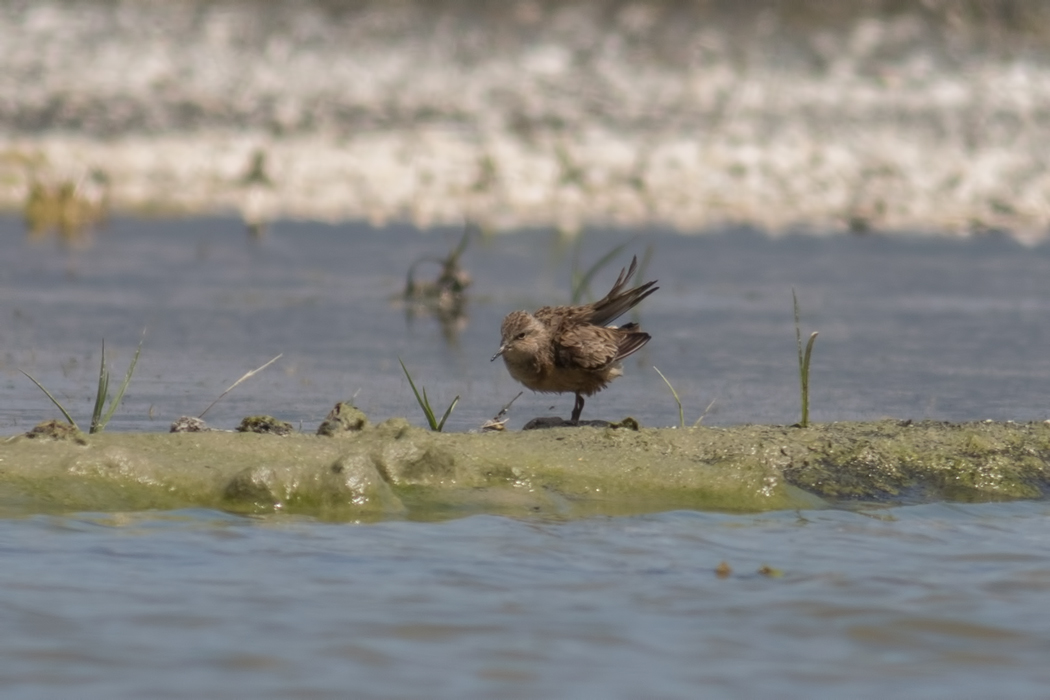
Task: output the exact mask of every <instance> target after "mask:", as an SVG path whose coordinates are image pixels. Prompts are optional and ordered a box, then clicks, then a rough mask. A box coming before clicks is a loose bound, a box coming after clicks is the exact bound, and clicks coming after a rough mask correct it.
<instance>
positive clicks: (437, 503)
mask: <svg viewBox="0 0 1050 700" xmlns="http://www.w3.org/2000/svg"><path fill="white" fill-rule="evenodd" d="M1048 486H1050V422H1041V423H1026V424H1021V423H992V422H983V423H966V424H949V423H939V422H915V423H912V422H910V421H903V422H902V421H890V420H885V421H877V422H868V423H831V424H824V425H816V426H811V427H809V428H804V429H803V428H797V427H781V426H751V425H749V426H739V427H733V428H725V429H722V428H705V427H696V428H692V429H685V430H679V429H670V428H660V429H640V430H634V429H630V428H623V427H621V428H614V427H601V428H595V427H573V428H553V429H548V430H533V431H523V432H509V431H503V432H491V433H478V434H462V433H461V434H449V433H434V432H429V431H425V430H423V429H420V428H416V427H412V426H411V425H409V423H408V422H407V421H405V420H404V419H401V418H393V419H390V420H388V421H385V422H384V423H381V424H379V425H376V426H370V425H368V424H367V423H366V422H364V421H361V422H359V423H358V424H356V425H354V426H353V427H351V428H350V429H348V430H343V431H333V430H328V431H327V434H326V435H306V434H301V433H293V434H290V435H273V434H257V433H251V432H236V433H234V432H219V431H212V432H189V433H168V434H147V433H132V434H118V433H101V434H96V435H82V434H80V433H72V432H71V433H70V434H67V435H65V436H63V435H62V434H61V433H55V432H54V431H52V432H49V433H46V434H40V433H36V434H33V436H32V437H30V434H26V435H20V436H15V437H12V438H9V439H7V440H6V441H3V442H0V513H8V514H24V513H34V512H64V511H73V510H78V511H83V510H93V511H126V510H141V509H176V508H188V507H206V508H219V509H223V510H227V511H231V512H238V513H260V514H261V513H274V512H285V513H297V514H303V515H310V516H314V517H320V518H325V519H332V520H381V519H387V518H411V519H440V518H449V517H457V516H461V515H467V514H472V513H498V514H503V515H511V516H536V515H539V516H550V517H564V518H573V517H584V516H590V515H628V514H638V513H646V512H658V511H666V510H674V509H700V510H718V511H732V512H757V511H765V510H780V509H793V508H819V507H827V506H836V505H843V504H845V503H857V502H860V503H873V502H874V503H902V502H922V501H935V500H953V501H967V502H974V501H998V500H1010V499H1034V498H1042V497H1043V496H1044V495H1045V494H1046V493H1047V492H1048Z"/></svg>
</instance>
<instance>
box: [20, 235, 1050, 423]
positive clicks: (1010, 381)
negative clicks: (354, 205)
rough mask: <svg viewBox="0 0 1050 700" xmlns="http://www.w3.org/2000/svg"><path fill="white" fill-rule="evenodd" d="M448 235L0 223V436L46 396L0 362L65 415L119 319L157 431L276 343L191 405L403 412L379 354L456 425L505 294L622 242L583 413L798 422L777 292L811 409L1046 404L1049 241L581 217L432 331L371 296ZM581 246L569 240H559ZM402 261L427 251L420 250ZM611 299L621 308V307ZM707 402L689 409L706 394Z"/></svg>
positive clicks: (930, 412) (849, 415)
mask: <svg viewBox="0 0 1050 700" xmlns="http://www.w3.org/2000/svg"><path fill="white" fill-rule="evenodd" d="M459 236H460V232H459V231H458V230H448V231H439V232H432V233H430V234H420V233H419V232H417V231H415V230H413V229H408V228H392V229H387V230H383V231H375V230H372V229H369V228H367V227H364V226H359V225H358V226H353V225H345V226H325V225H321V224H308V223H278V224H275V225H274V226H272V227H271V230H270V231H269V232H268V233H267V235H266V236H265V237H264V238H263V239H261V240H250V239H249V238H248V236H247V235H246V234H245V232H244V230H243V225H242V224H241V223H240V222H239V221H237V220H233V219H229V220H221V219H218V220H186V221H138V220H128V219H123V220H117V221H114V222H112V223H111V224H110V225H109V226H108V227H107V228H106V229H105V230H103V231H101V232H99V234H98V235H97V236H96V237H95V240H94V243H93V245H90V246H87V247H83V248H80V249H73V250H65V249H62V248H61V247H60V246H58V245H57V244H56V243H55V242H53V241H48V240H44V241H39V242H32V241H27V240H26V239H25V234H24V232H23V225H22V223H21V222H20V221H19V220H16V219H10V218H8V219H0V245H2V247H3V250H4V254H3V256H0V319H2V321H3V324H2V325H0V339H2V343H3V347H2V353H3V355H2V357H0V378H2V381H3V387H4V396H5V400H4V402H3V403H2V404H0V430H4V431H7V432H16V431H18V430H22V429H26V428H28V427H29V426H31V425H33V424H35V423H36V422H38V421H40V420H42V419H44V418H49V417H56V416H57V413H56V411H55V410H54V408H53V407H52V406H51V404H50V403H49V402H48V401H47V399H46V398H45V397H44V396H43V395H42V394H41V393H40V392H39V390H38V389H37V388H36V387H35V386H33V385H32V383H31V382H29V380H28V379H26V378H25V377H23V376H22V375H21V374H20V373H19V372H18V369H23V370H25V371H27V372H29V373H31V374H33V375H34V376H35V377H36V378H37V379H39V380H40V381H41V382H43V384H44V385H45V386H47V387H48V388H49V389H50V390H51V391H52V393H54V394H55V395H56V396H57V397H58V398H59V399H60V400H62V401H63V403H66V404H67V405H68V407H69V408H70V410H71V411H72V412H73V413H74V414H79V415H81V416H83V415H84V414H85V413H87V414H89V413H90V410H91V403H92V400H93V397H94V392H95V388H96V384H97V376H98V360H99V348H100V344H101V342H102V340H103V338H104V339H105V340H106V343H107V347H108V348H109V352H110V359H111V363H112V364H113V366H114V375H116V376H121V375H122V374H123V371H124V368H125V367H126V366H127V363H128V362H129V361H130V358H131V355H132V353H133V351H134V348H135V345H136V344H137V343H138V340H139V334H140V331H141V330H142V328H143V327H147V328H148V334H147V337H146V341H145V345H144V348H143V351H142V357H141V360H140V362H139V365H138V368H137V369H136V373H135V378H134V381H133V383H132V385H131V387H130V389H129V390H128V393H127V396H126V398H125V402H124V406H123V408H122V409H121V410H120V411H119V412H118V413H117V414H116V415H115V416H114V418H113V422H112V423H111V426H112V427H113V428H115V429H119V430H151V431H155V430H166V429H167V426H168V424H169V423H170V422H171V421H172V420H173V419H174V418H176V417H178V416H180V415H184V414H190V415H196V414H198V413H200V412H201V411H203V410H204V408H205V407H206V406H207V405H208V404H209V403H211V402H212V401H213V400H214V399H215V398H216V397H217V396H218V395H219V394H220V393H221V392H222V391H223V390H224V389H225V388H226V387H228V386H229V385H230V384H232V383H233V382H234V381H235V380H236V379H237V378H239V377H240V376H241V375H242V374H244V373H245V372H247V371H248V370H250V369H253V368H255V367H258V366H260V365H262V364H263V363H264V362H266V361H267V360H269V359H270V358H272V357H274V356H276V355H277V354H279V353H283V357H282V358H281V360H279V361H278V362H277V363H276V364H275V365H274V366H273V367H271V368H269V369H268V370H266V371H265V372H264V373H262V374H260V375H259V376H257V377H255V378H253V379H251V380H249V381H247V382H245V383H244V384H242V385H241V386H240V387H238V388H237V390H236V391H234V392H233V393H231V394H230V395H229V396H228V397H227V398H226V399H224V400H223V401H222V402H221V403H220V404H218V405H217V406H216V407H215V408H214V409H212V411H211V412H209V414H208V416H207V417H208V420H209V421H210V422H211V423H213V424H214V425H215V426H216V427H225V428H232V427H234V426H235V425H236V424H237V422H238V421H239V420H240V418H241V417H243V416H245V415H251V414H259V413H266V414H272V415H275V416H277V417H278V418H281V419H284V420H288V421H291V422H292V423H294V424H296V425H298V424H299V423H300V422H301V423H302V425H303V428H304V429H307V430H313V429H314V428H315V427H316V425H317V424H318V423H319V422H320V420H321V419H322V418H323V417H324V415H325V414H326V413H327V412H328V410H329V409H330V408H331V407H332V405H333V404H334V403H335V402H336V401H340V400H347V399H349V398H350V397H352V396H353V397H356V398H355V399H354V400H355V402H356V404H357V405H358V406H360V407H361V408H362V409H364V410H365V411H366V412H367V413H368V414H369V415H370V416H371V417H372V418H373V419H374V420H383V419H385V418H388V417H390V416H392V415H401V416H408V417H410V418H411V419H412V420H414V421H416V422H418V423H422V415H421V414H420V413H419V409H418V407H417V406H416V404H415V399H414V398H413V396H412V393H411V390H410V388H409V386H408V383H407V382H406V380H405V377H404V375H403V374H402V372H401V368H400V366H399V365H398V362H397V359H398V357H401V358H402V359H403V360H404V361H405V363H406V364H407V366H408V367H409V368H410V370H411V371H412V373H413V375H414V377H415V378H416V379H417V380H418V382H419V383H421V384H423V385H424V386H426V387H427V389H428V394H429V396H430V397H431V398H432V399H433V401H434V403H435V404H447V403H448V402H450V401H451V400H452V398H453V397H454V396H456V395H459V396H460V397H461V401H460V403H459V405H458V406H457V407H456V410H455V412H454V413H453V414H452V416H451V418H450V419H449V423H448V426H449V428H450V429H451V430H467V429H472V428H477V427H478V426H479V425H480V424H481V423H482V422H484V421H485V420H486V419H487V418H489V417H491V416H492V415H493V414H495V413H496V412H497V411H498V410H499V408H500V407H501V406H502V405H503V404H505V403H506V402H507V401H509V400H510V399H511V398H512V397H513V396H514V395H515V394H516V393H517V392H518V390H519V387H518V386H517V385H516V384H515V383H514V381H513V380H512V379H511V378H510V377H509V375H508V374H507V372H506V370H505V369H504V368H503V367H502V365H501V363H498V362H497V363H490V362H489V358H490V357H491V356H492V354H493V353H494V352H495V350H496V348H497V346H498V344H499V325H500V321H501V319H502V318H503V316H504V315H505V314H506V313H507V312H509V311H511V310H514V309H517V308H526V309H534V308H536V307H538V306H540V305H542V304H559V303H566V302H567V301H568V300H569V293H570V292H569V290H570V280H571V278H572V270H573V267H574V260H577V259H578V262H577V263H576V266H577V267H578V268H580V269H585V268H586V267H589V266H590V265H591V264H592V263H593V262H594V261H595V260H597V259H599V258H600V257H601V256H602V255H603V254H604V253H606V252H607V251H609V250H611V249H612V248H613V247H614V246H615V245H617V244H620V243H627V246H626V248H625V249H624V251H623V252H622V253H621V254H620V255H619V256H618V257H617V259H616V261H615V263H613V264H612V265H610V266H609V267H607V268H605V269H603V270H602V271H601V272H600V273H599V274H597V275H596V276H595V280H594V282H593V284H592V291H593V293H594V294H595V295H601V294H604V293H605V292H606V291H607V290H608V288H609V286H610V285H611V284H612V281H613V279H614V278H615V275H616V272H617V271H618V269H619V267H620V266H622V265H625V264H626V263H628V262H629V260H630V255H631V254H638V255H639V256H640V257H644V255H645V251H646V250H647V249H650V246H651V251H652V257H651V260H650V261H649V263H648V265H647V266H646V269H645V270H644V271H643V273H642V274H643V275H644V276H645V277H646V278H647V279H658V280H659V282H660V290H659V291H658V292H656V293H655V294H654V295H653V296H652V297H650V298H648V299H646V300H645V301H644V302H643V303H642V305H641V306H640V307H638V310H637V314H638V315H637V317H636V318H637V320H639V321H641V323H642V325H643V327H644V328H645V330H647V331H648V332H650V333H651V334H652V335H653V341H652V342H651V343H649V345H648V346H646V347H645V348H644V349H643V351H642V352H639V353H638V354H636V355H635V356H633V357H632V358H631V359H630V360H629V361H628V363H627V365H626V368H625V370H626V373H625V376H624V377H623V378H622V379H619V380H617V381H616V382H615V383H614V384H613V385H612V387H611V388H610V389H608V390H606V391H605V392H603V393H601V394H599V395H597V396H595V397H592V398H590V399H588V401H587V407H586V409H585V411H584V417H585V418H606V419H609V420H619V419H620V418H623V417H624V416H625V415H633V416H634V417H635V418H637V419H638V420H639V421H641V423H642V424H643V425H648V426H654V425H673V424H675V423H677V422H678V409H677V406H676V404H675V402H674V399H673V398H672V396H671V394H670V392H669V391H668V389H667V387H666V386H665V385H664V383H663V381H662V380H661V379H660V377H659V376H658V375H657V373H656V372H655V371H654V370H653V369H652V368H653V366H656V367H659V368H660V370H661V371H663V372H664V374H665V375H667V377H668V379H669V380H670V381H671V382H672V383H673V384H674V386H675V388H676V389H677V391H678V394H679V396H680V397H681V399H682V402H683V404H684V410H685V417H686V420H687V421H688V422H689V423H692V422H693V421H695V420H696V419H697V418H699V417H700V415H701V414H702V413H703V412H704V410H705V409H707V407H708V406H709V405H710V406H711V407H710V410H709V411H708V413H707V415H706V416H705V418H704V421H705V423H706V424H708V425H732V424H739V423H748V422H757V423H777V424H790V423H794V422H795V421H797V420H798V417H799V416H798V411H799V409H798V369H797V352H796V344H795V328H794V322H793V317H792V301H791V291H792V289H795V291H796V292H797V294H798V298H799V302H800V305H801V310H802V326H803V332H804V333H806V334H808V332H809V331H811V330H817V331H820V336H819V339H818V341H817V343H816V347H815V350H814V357H813V369H812V380H811V394H812V401H811V404H812V417H813V419H814V420H816V421H833V420H850V419H873V418H879V417H885V416H892V417H895V418H913V419H919V418H932V419H944V420H980V419H986V418H991V419H997V420H1039V419H1046V418H1047V417H1050V406H1048V404H1047V401H1046V396H1047V391H1048V389H1050V353H1048V352H1046V348H1048V347H1050V246H1045V245H1044V246H1038V247H1034V248H1025V247H1023V246H1021V245H1019V244H1018V243H1016V242H1014V241H1011V240H1007V239H1000V238H994V237H991V238H983V239H972V240H948V239H939V238H926V239H922V238H908V237H897V238H882V237H849V238H846V237H832V238H816V237H801V236H795V237H788V238H782V239H772V240H771V239H769V238H766V237H764V236H761V235H759V234H755V233H748V232H746V231H726V232H725V233H723V234H712V235H708V236H681V235H678V234H674V233H670V232H653V231H644V232H639V233H638V234H637V235H634V236H632V235H631V234H630V233H628V232H615V231H595V232H590V233H586V234H584V235H583V238H582V244H580V243H579V242H578V241H574V240H566V239H564V238H559V237H558V236H556V235H554V234H552V233H549V232H534V233H522V234H514V235H503V236H498V237H495V238H492V239H488V240H476V241H475V242H474V243H473V244H472V245H471V246H470V247H469V248H468V249H467V252H466V253H465V254H464V256H463V264H464V266H465V268H466V270H467V271H468V272H469V273H470V274H471V275H472V276H473V279H474V282H473V286H472V287H471V295H470V298H469V301H468V304H467V307H466V315H465V317H464V318H463V319H462V320H461V321H460V322H459V324H458V325H456V326H454V327H450V328H446V329H444V330H442V328H441V326H440V324H439V323H438V322H437V321H436V320H435V319H434V318H432V317H429V316H427V315H425V314H424V315H422V316H419V317H416V318H414V319H413V318H412V317H411V315H409V314H407V313H406V310H405V309H404V308H402V307H401V306H399V305H398V304H396V303H395V302H393V301H392V299H393V298H394V297H396V296H397V295H398V294H399V293H400V292H401V290H402V289H403V286H404V283H405V275H406V272H407V270H408V268H409V266H410V264H411V263H412V262H413V261H416V260H419V259H420V258H423V257H427V256H431V257H432V256H440V255H444V254H445V253H446V252H447V251H448V250H450V249H451V248H453V247H454V246H455V244H456V242H457V241H458V239H459ZM578 247H579V252H577V249H578ZM417 274H418V275H419V276H420V277H424V278H426V277H433V276H436V274H437V266H436V265H434V264H433V263H424V264H422V265H421V266H420V267H419V268H418V273H417ZM630 318H631V316H630V315H629V316H627V317H625V320H627V319H630ZM712 401H714V404H713V405H711V402H712ZM571 407H572V397H571V396H560V397H558V396H550V395H537V394H532V393H531V392H530V393H528V394H526V395H524V396H522V397H521V399H519V400H518V401H517V403H516V404H515V405H514V407H513V409H512V411H511V414H510V416H511V422H510V426H511V427H520V426H521V425H523V424H524V423H525V421H527V420H528V419H529V418H531V417H534V416H536V415H561V416H567V415H568V414H569V413H570V411H571Z"/></svg>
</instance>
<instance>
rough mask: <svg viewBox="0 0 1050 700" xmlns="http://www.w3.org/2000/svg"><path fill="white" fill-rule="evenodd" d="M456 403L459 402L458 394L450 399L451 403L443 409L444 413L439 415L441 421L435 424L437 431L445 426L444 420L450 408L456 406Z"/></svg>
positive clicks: (449, 413)
mask: <svg viewBox="0 0 1050 700" xmlns="http://www.w3.org/2000/svg"><path fill="white" fill-rule="evenodd" d="M457 403H459V396H458V395H457V396H456V398H454V399H452V403H450V404H449V405H448V408H446V409H445V415H443V416H441V422H440V423H438V425H437V430H438V432H439V433H440V432H441V431H442V430H444V428H445V421H447V420H448V417H449V416H450V415H451V414H452V409H453V408H455V407H456V404H457Z"/></svg>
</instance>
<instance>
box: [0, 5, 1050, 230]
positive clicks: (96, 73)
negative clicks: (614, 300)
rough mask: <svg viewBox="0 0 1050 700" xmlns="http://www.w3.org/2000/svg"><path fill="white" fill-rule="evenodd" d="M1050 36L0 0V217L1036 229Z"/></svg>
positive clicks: (440, 9) (954, 29) (966, 27)
mask: <svg viewBox="0 0 1050 700" xmlns="http://www.w3.org/2000/svg"><path fill="white" fill-rule="evenodd" d="M1048 42H1050V6H1048V5H1047V4H1046V3H1044V2H1040V1H1039V0H970V1H968V2H967V1H959V2H955V1H947V0H924V1H921V2H900V1H893V0H852V1H848V2H836V3H826V2H819V1H817V0H782V1H779V2H777V1H774V0H765V1H763V0H753V1H750V2H737V1H730V0H724V1H714V0H711V1H701V0H696V1H694V2H685V1H672V0H652V1H631V2H624V1H620V0H615V1H613V0H588V1H578V2H569V1H554V0H517V1H512V2H504V1H502V0H501V1H498V2H497V1H491V2H486V1H483V0H471V1H467V0H459V1H455V0H426V1H423V0H416V1H412V0H399V1H396V2H353V1H345V2H336V1H334V0H327V1H324V0H302V1H299V0H296V1H294V2H293V1H291V0H277V1H273V2H271V1H267V2H263V1H261V0H215V1H197V0H171V1H168V2H145V1H120V2H118V1H115V0H114V1H111V0H76V1H72V0H70V1H65V2H63V1H56V0H32V1H29V0H24V1H21V2H20V1H18V0H5V1H4V2H0V46H3V56H4V58H3V61H4V70H3V72H2V75H0V207H2V208H4V209H6V210H8V211H12V212H17V211H19V210H21V209H23V208H24V207H26V206H27V203H33V204H36V205H37V209H35V210H34V209H32V207H30V209H31V212H30V213H31V214H32V215H34V216H36V217H37V220H36V223H35V224H34V225H36V226H40V225H41V224H40V221H39V219H40V217H41V216H43V215H42V214H40V211H41V210H42V207H40V206H39V202H40V201H41V200H46V199H47V198H49V197H50V198H52V199H62V198H63V197H66V198H67V199H68V198H69V194H70V192H71V191H75V193H76V195H77V196H78V198H81V199H82V200H83V201H86V202H88V203H89V204H90V203H92V202H96V201H101V199H102V198H105V202H106V204H107V206H109V207H111V208H112V209H113V210H116V211H121V212H136V213H143V212H150V213H158V212H192V213H205V212H207V213H215V212H228V211H238V212H241V213H242V214H243V215H244V216H245V217H246V218H247V219H248V220H249V222H250V223H251V222H256V221H259V220H265V219H270V218H280V217H296V218H306V219H322V220H326V221H344V220H367V221H370V222H373V223H376V224H382V223H385V222H389V221H407V222H411V223H413V224H415V225H417V226H421V227H430V226H434V225H440V224H445V225H458V224H460V223H461V222H462V219H463V217H464V216H469V217H471V218H472V219H473V220H475V221H477V222H479V223H480V224H481V225H482V226H484V227H485V228H486V229H494V230H505V229H512V228H517V227H521V226H554V227H558V228H561V229H564V230H567V231H574V230H578V229H580V228H581V227H583V226H585V225H588V224H595V223H605V224H614V225H619V226H638V225H642V224H647V223H658V224H661V225H665V226H669V227H673V228H675V229H678V230H685V231H696V230H701V229H705V228H707V227H717V226H719V225H723V224H725V223H727V222H728V223H748V224H753V225H755V226H758V227H761V228H765V229H769V230H774V231H783V230H793V229H798V228H803V229H809V230H817V231H821V232H833V231H842V230H852V231H870V230H888V231H902V230H909V231H915V230H927V231H937V232H951V233H971V232H986V231H989V230H991V231H1009V232H1011V233H1012V234H1014V235H1017V236H1019V237H1021V238H1023V239H1025V240H1033V239H1034V240H1038V239H1041V238H1042V237H1043V236H1045V233H1046V229H1047V222H1048V218H1050V207H1048V200H1047V193H1048V192H1050V175H1048V163H1047V158H1046V155H1045V154H1046V152H1047V148H1046V144H1047V142H1048V139H1047V137H1048V135H1050V112H1048V105H1050V66H1048V61H1047V59H1048V56H1050V43H1048ZM34 185H36V189H35V190H34ZM64 190H65V191H66V194H65V195H63V194H62V192H63V191H64ZM34 192H35V197H36V198H35V199H34ZM64 217H65V219H66V220H67V223H68V221H69V220H73V219H85V218H90V216H89V214H88V213H86V211H80V212H79V213H77V214H75V215H74V214H69V213H67V214H65V215H64ZM59 218H61V216H60V217H59Z"/></svg>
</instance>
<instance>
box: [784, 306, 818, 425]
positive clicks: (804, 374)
mask: <svg viewBox="0 0 1050 700" xmlns="http://www.w3.org/2000/svg"><path fill="white" fill-rule="evenodd" d="M791 301H792V303H793V304H794V306H795V343H796V344H797V345H798V381H799V387H800V391H801V395H802V396H801V398H802V420H801V421H799V425H800V426H801V427H803V428H807V427H809V361H810V358H811V357H812V356H813V343H815V342H816V340H817V336H818V335H819V333H817V332H814V333H813V334H812V335H810V336H809V342H807V343H806V349H805V352H803V350H802V323H801V321H800V314H799V310H798V296H796V294H795V288H794V287H792V288H791Z"/></svg>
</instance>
